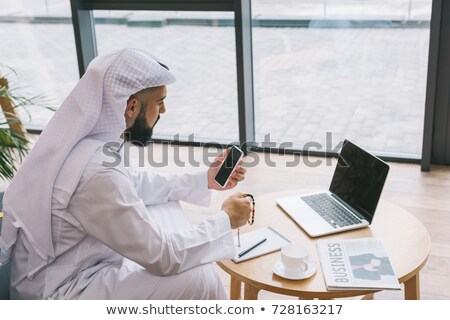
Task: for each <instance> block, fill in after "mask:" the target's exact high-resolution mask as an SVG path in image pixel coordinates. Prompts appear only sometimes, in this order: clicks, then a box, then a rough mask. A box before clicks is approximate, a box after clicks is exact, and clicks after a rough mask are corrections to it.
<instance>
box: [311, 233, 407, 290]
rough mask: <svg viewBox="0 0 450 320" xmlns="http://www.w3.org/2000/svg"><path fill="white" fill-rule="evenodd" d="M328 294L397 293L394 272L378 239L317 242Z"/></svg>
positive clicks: (397, 286) (397, 285)
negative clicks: (349, 291)
mask: <svg viewBox="0 0 450 320" xmlns="http://www.w3.org/2000/svg"><path fill="white" fill-rule="evenodd" d="M317 251H318V253H319V258H320V264H321V265H322V271H323V275H324V278H325V283H326V285H327V289H328V290H341V289H351V290H367V289H381V290H385V289H390V290H399V289H400V285H399V283H398V280H397V276H396V275H395V271H394V268H393V267H392V264H391V261H390V260H389V257H388V255H387V252H386V249H385V247H384V245H383V241H382V240H381V239H376V238H361V239H349V240H342V239H341V240H340V239H336V240H319V241H317Z"/></svg>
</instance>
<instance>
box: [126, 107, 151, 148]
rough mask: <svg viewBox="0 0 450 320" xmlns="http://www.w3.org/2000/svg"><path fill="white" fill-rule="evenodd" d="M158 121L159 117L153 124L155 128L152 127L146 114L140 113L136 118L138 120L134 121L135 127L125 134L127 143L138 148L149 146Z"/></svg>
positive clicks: (128, 129) (127, 130)
mask: <svg viewBox="0 0 450 320" xmlns="http://www.w3.org/2000/svg"><path fill="white" fill-rule="evenodd" d="M158 120H159V115H158V118H157V119H156V121H155V123H154V124H153V127H150V126H149V125H148V124H147V119H146V118H145V112H143V113H142V112H140V113H139V114H138V116H137V117H136V119H135V120H134V123H133V125H132V126H131V127H129V128H127V129H126V130H125V132H124V138H125V141H129V142H131V143H132V144H134V145H135V146H138V147H145V146H147V145H148V144H149V143H150V141H151V138H152V135H153V128H154V127H155V125H156V123H157V122H158Z"/></svg>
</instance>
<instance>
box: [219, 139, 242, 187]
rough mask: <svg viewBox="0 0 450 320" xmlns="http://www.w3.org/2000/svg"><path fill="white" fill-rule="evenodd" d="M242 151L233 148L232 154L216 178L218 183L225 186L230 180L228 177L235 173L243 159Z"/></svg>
mask: <svg viewBox="0 0 450 320" xmlns="http://www.w3.org/2000/svg"><path fill="white" fill-rule="evenodd" d="M241 155H242V151H241V150H239V149H238V148H236V147H232V148H231V150H230V152H229V153H228V155H227V158H226V159H225V161H224V162H223V164H222V166H221V167H220V169H219V172H217V175H216V177H215V179H216V181H217V182H218V183H219V184H220V185H221V186H225V183H226V182H227V180H228V177H229V176H230V175H231V173H232V172H233V169H234V167H235V166H236V165H237V164H238V162H239V159H240V158H241Z"/></svg>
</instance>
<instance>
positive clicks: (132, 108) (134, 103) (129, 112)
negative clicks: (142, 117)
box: [125, 98, 139, 119]
mask: <svg viewBox="0 0 450 320" xmlns="http://www.w3.org/2000/svg"><path fill="white" fill-rule="evenodd" d="M138 113H139V104H138V100H137V99H136V98H132V99H130V100H128V101H127V108H126V109H125V116H126V117H127V118H130V119H132V118H134V117H135V115H136V114H138Z"/></svg>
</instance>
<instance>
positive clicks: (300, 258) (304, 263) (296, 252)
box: [281, 243, 309, 272]
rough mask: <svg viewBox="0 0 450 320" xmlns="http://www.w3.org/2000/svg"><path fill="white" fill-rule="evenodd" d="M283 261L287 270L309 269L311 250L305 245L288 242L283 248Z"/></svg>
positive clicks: (302, 270)
mask: <svg viewBox="0 0 450 320" xmlns="http://www.w3.org/2000/svg"><path fill="white" fill-rule="evenodd" d="M281 263H282V264H283V267H284V269H285V270H286V271H287V272H299V271H301V272H305V271H306V270H308V263H309V252H308V249H307V248H306V247H305V246H302V245H299V244H294V243H291V244H288V245H287V246H284V247H283V248H282V249H281Z"/></svg>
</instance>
